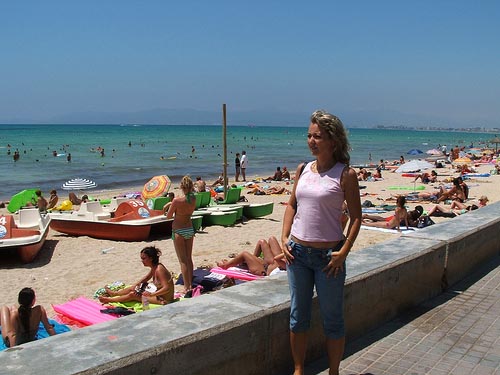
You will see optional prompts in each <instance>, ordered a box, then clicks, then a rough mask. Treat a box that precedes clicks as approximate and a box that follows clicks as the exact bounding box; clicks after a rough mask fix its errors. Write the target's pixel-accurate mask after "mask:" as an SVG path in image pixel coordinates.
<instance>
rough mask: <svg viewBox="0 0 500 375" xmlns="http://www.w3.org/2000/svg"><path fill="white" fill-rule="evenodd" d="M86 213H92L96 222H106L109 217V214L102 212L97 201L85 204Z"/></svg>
mask: <svg viewBox="0 0 500 375" xmlns="http://www.w3.org/2000/svg"><path fill="white" fill-rule="evenodd" d="M86 206H87V212H92V214H93V217H94V218H95V219H96V220H106V219H109V218H110V217H111V214H110V213H109V212H104V210H103V209H102V206H101V204H100V203H99V202H98V201H92V202H87V204H86Z"/></svg>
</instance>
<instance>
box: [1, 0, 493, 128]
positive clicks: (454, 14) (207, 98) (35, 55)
mask: <svg viewBox="0 0 500 375" xmlns="http://www.w3.org/2000/svg"><path fill="white" fill-rule="evenodd" d="M499 20H500V2H498V1H495V0H490V1H480V0H478V1H464V0H456V1H452V0H448V1H446V0H444V1H436V0H422V1H383V0H381V1H368V0H367V1H351V2H337V1H311V2H305V1H286V2H280V1H272V0H268V1H252V2H235V1H185V2H168V1H145V2H138V1H127V0H121V1H111V0H110V1H102V0H101V1H92V0H91V1H85V2H76V1H67V0H66V1H19V2H3V3H2V5H0V25H1V26H0V30H1V33H0V45H1V57H0V78H1V79H0V81H1V83H0V98H1V99H0V123H1V122H6V121H15V120H16V119H19V120H26V119H27V120H32V121H34V122H37V121H41V122H43V121H45V120H47V119H51V118H54V117H57V116H61V115H64V114H68V113H73V114H74V113H85V112H114V113H122V112H124V113H126V112H134V111H144V110H150V109H155V108H169V109H184V108H192V109H197V110H201V111H220V107H221V104H222V103H227V105H228V109H229V110H232V111H260V110H266V111H277V112H305V113H310V112H312V111H313V110H314V109H316V108H325V109H327V110H329V111H331V112H334V113H338V114H340V115H342V114H343V113H347V114H349V113H355V112H357V111H361V112H367V113H373V116H374V119H373V121H374V122H377V121H378V120H379V119H377V118H376V117H377V114H380V113H384V112H387V113H391V112H397V113H403V114H407V115H408V118H410V117H412V116H417V117H418V116H421V117H422V118H433V119H438V121H437V122H439V121H441V120H442V121H443V123H447V124H449V125H453V124H454V123H457V124H463V123H470V124H476V125H482V126H488V127H500V120H499V119H500V100H499V99H500V22H499Z"/></svg>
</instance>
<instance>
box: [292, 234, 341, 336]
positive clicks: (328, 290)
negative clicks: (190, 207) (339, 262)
mask: <svg viewBox="0 0 500 375" xmlns="http://www.w3.org/2000/svg"><path fill="white" fill-rule="evenodd" d="M342 244H343V241H341V242H340V243H339V244H338V245H337V246H336V247H335V248H333V249H317V248H313V247H307V246H303V245H300V244H298V243H296V242H294V241H292V240H290V242H289V245H290V247H291V253H292V255H293V257H294V260H293V261H292V263H291V264H289V265H288V266H287V274H288V284H289V286H290V299H291V306H290V330H291V331H292V332H294V333H300V332H305V331H307V330H309V327H310V323H311V305H312V297H313V288H314V286H316V293H317V294H318V299H319V305H320V312H321V317H322V319H323V330H324V332H325V336H326V337H327V338H329V339H339V338H342V337H344V336H345V328H344V282H345V278H346V269H345V262H344V270H343V271H340V270H339V272H338V273H337V276H336V277H334V276H333V275H331V276H330V277H327V274H326V272H323V271H322V270H323V268H325V267H326V265H327V264H328V262H329V261H330V259H331V254H332V251H337V250H339V249H340V248H341V247H342Z"/></svg>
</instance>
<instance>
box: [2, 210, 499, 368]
mask: <svg viewBox="0 0 500 375" xmlns="http://www.w3.org/2000/svg"><path fill="white" fill-rule="evenodd" d="M499 240H500V204H495V205H490V206H488V207H485V208H482V209H481V210H479V211H474V212H471V213H468V214H466V215H464V216H461V217H457V218H455V219H452V220H450V221H449V222H446V223H443V224H439V225H434V226H431V227H429V228H426V229H424V230H421V231H417V232H415V233H410V234H405V235H403V236H401V237H398V238H395V239H394V240H391V241H388V242H385V243H382V244H378V245H376V246H372V247H368V248H365V249H362V250H360V251H357V252H354V253H352V254H351V255H350V256H349V258H348V272H349V274H348V280H347V284H346V290H345V305H346V306H345V307H346V309H345V311H346V312H345V314H346V324H347V332H348V340H349V339H352V338H355V337H358V336H360V335H363V334H365V333H366V332H368V331H369V330H371V329H373V328H375V327H377V326H379V325H380V324H382V323H384V322H386V321H388V320H390V319H392V318H393V317H395V316H396V315H397V314H398V313H399V312H400V311H402V310H404V309H407V308H409V307H412V306H415V305H417V304H418V303H420V302H422V301H424V300H426V299H428V298H430V297H432V296H435V295H437V294H439V293H440V292H441V291H442V288H443V287H444V286H446V285H448V284H449V285H452V284H453V283H454V282H456V281H458V280H460V279H462V278H463V277H464V276H465V275H467V274H468V273H470V271H471V270H472V269H474V268H475V267H477V266H478V265H479V264H480V263H482V262H484V261H485V260H487V259H489V258H492V257H494V256H498V255H499V251H500V249H499V244H500V241H499ZM289 307H290V305H289V294H288V284H287V280H286V275H285V274H281V275H277V276H276V277H274V278H273V279H272V280H269V279H268V280H259V281H255V282H251V283H246V284H243V285H239V286H236V287H232V288H227V289H224V290H221V291H218V292H217V293H213V294H210V295H203V296H201V297H197V298H194V299H191V300H185V301H181V302H178V303H174V304H172V305H169V306H166V307H164V308H160V309H155V310H151V311H148V312H145V313H141V314H136V315H132V316H128V317H125V318H120V319H117V320H115V321H112V322H108V323H103V324H98V325H95V326H92V327H89V328H85V329H81V330H77V331H73V332H70V333H65V334H63V335H59V336H55V337H50V338H48V339H44V340H41V341H39V342H33V343H29V344H25V345H22V346H19V347H15V348H12V349H9V350H7V351H5V352H2V353H0V363H1V366H0V374H23V375H27V374H40V373H42V374H44V373H47V374H51V375H56V374H202V373H203V374H230V373H231V374H232V373H238V374H280V373H284V372H285V371H289V370H290V368H291V367H290V366H291V357H290V350H289V342H288V313H289ZM313 316H314V320H313V321H314V325H313V327H312V328H311V335H310V342H309V352H308V359H309V360H313V359H315V358H318V357H320V356H321V355H323V354H324V337H323V333H322V329H321V324H320V320H319V312H318V304H317V301H315V304H314V312H313Z"/></svg>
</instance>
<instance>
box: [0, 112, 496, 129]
mask: <svg viewBox="0 0 500 375" xmlns="http://www.w3.org/2000/svg"><path fill="white" fill-rule="evenodd" d="M336 114H337V115H338V116H339V117H340V118H341V119H342V121H343V122H344V124H345V125H346V126H347V127H363V128H369V127H375V126H378V125H384V126H408V127H450V128H458V127H477V126H481V127H493V126H497V127H498V124H488V123H484V121H482V120H481V119H477V120H470V119H469V120H467V119H460V120H453V119H450V118H440V117H436V116H427V115H421V114H414V113H402V112H397V111H386V110H370V111H350V110H340V111H339V112H338V113H336ZM309 116H310V112H298V111H296V112H284V111H278V110H273V109H260V110H251V111H238V110H231V108H228V111H227V123H228V125H240V126H246V125H257V126H307V125H308V119H309ZM7 120H10V121H7ZM0 123H5V124H7V123H10V124H20V123H24V124H26V123H35V124H36V123H45V124H47V123H48V124H149V125H219V124H221V123H222V111H203V110H197V109H192V108H184V109H168V108H155V109H150V110H144V111H137V112H74V113H67V114H63V115H60V116H55V117H51V118H47V119H37V120H30V119H27V118H24V119H20V118H18V119H5V120H4V119H1V118H0Z"/></svg>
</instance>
